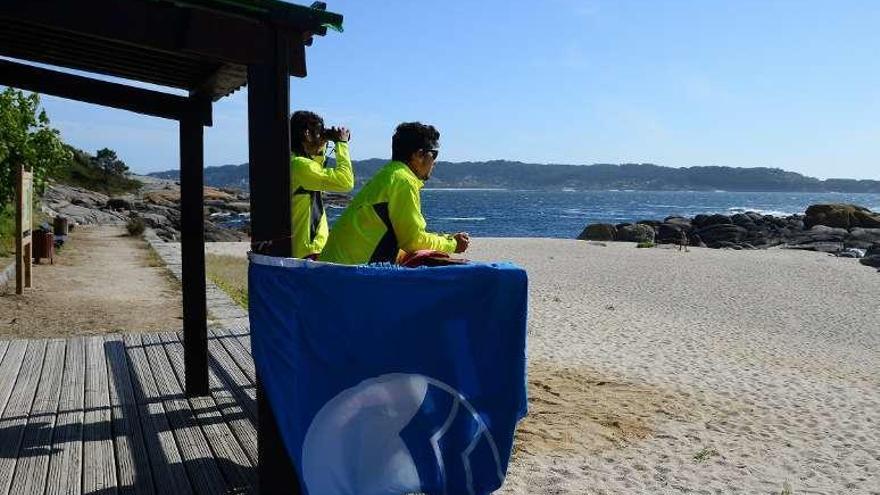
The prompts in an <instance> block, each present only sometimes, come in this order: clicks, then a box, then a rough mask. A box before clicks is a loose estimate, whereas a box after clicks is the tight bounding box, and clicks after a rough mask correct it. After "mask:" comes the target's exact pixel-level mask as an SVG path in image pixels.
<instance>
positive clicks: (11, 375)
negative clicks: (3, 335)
mask: <svg viewBox="0 0 880 495" xmlns="http://www.w3.org/2000/svg"><path fill="white" fill-rule="evenodd" d="M2 345H3V350H4V354H3V358H2V359H0V414H2V413H3V410H4V409H6V402H7V401H8V400H9V394H11V393H12V387H13V386H14V385H15V381H16V380H17V379H18V370H19V369H20V368H21V358H22V356H24V351H25V349H27V341H25V340H15V341H12V342H8V341H7V342H4V343H3V344H2Z"/></svg>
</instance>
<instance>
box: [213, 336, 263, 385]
mask: <svg viewBox="0 0 880 495" xmlns="http://www.w3.org/2000/svg"><path fill="white" fill-rule="evenodd" d="M215 335H216V336H217V338H218V340H219V341H220V343H221V344H222V345H223V347H224V348H225V349H226V352H228V353H229V355H230V356H231V357H232V359H233V360H234V361H235V364H236V365H238V367H239V368H241V371H242V372H244V374H245V376H247V378H248V380H250V382H251V383H255V382H256V379H257V371H256V368H255V367H254V358H253V356H252V355H251V350H250V347H245V346H244V345H242V343H241V341H239V340H238V337H237V336H234V335H231V334H230V332H229V330H228V329H216V330H215Z"/></svg>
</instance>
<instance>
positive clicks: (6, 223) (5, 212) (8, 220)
mask: <svg viewBox="0 0 880 495" xmlns="http://www.w3.org/2000/svg"><path fill="white" fill-rule="evenodd" d="M14 253H15V210H14V209H13V207H12V206H11V205H6V206H2V205H0V257H6V256H12V255H13V254H14ZM0 268H4V267H3V266H0Z"/></svg>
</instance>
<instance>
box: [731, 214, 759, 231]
mask: <svg viewBox="0 0 880 495" xmlns="http://www.w3.org/2000/svg"><path fill="white" fill-rule="evenodd" d="M730 222H731V223H732V224H734V225H739V226H740V227H743V228H745V229H752V228H754V227H755V226H756V223H755V219H754V218H752V217H750V216H748V215H747V214H744V213H737V214H735V215H733V216H731V217H730Z"/></svg>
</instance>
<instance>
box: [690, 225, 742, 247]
mask: <svg viewBox="0 0 880 495" xmlns="http://www.w3.org/2000/svg"><path fill="white" fill-rule="evenodd" d="M748 233H749V231H748V230H746V229H745V228H743V227H740V226H739V225H733V224H730V223H728V224H720V223H716V224H709V225H708V226H706V227H703V228H701V229H698V230H697V231H696V232H694V234H696V235H698V236H700V239H702V240H703V242H704V243H705V244H706V245H707V246H709V247H716V246H717V247H727V245H728V244H736V243H739V242H741V241H743V240H745V239H746V237H747V236H748ZM722 243H724V244H723V245H722Z"/></svg>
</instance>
